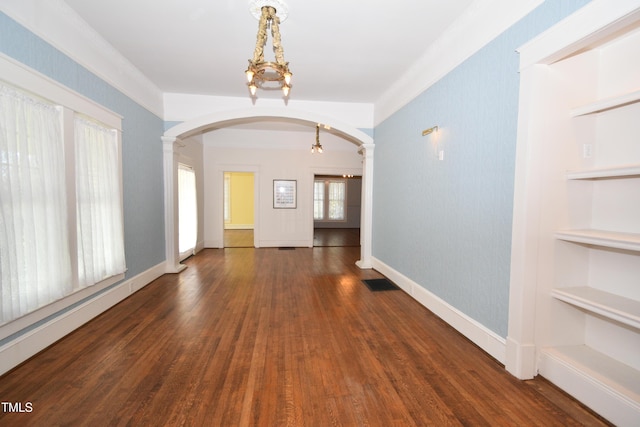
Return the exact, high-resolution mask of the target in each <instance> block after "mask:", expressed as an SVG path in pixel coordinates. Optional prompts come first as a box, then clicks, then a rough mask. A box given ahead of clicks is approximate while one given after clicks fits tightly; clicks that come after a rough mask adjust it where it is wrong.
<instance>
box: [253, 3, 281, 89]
mask: <svg viewBox="0 0 640 427" xmlns="http://www.w3.org/2000/svg"><path fill="white" fill-rule="evenodd" d="M249 5H250V10H251V12H252V13H253V15H254V16H255V17H256V18H258V19H259V21H260V22H259V24H258V35H257V38H256V48H255V50H254V51H253V59H250V60H249V67H248V68H247V70H246V71H245V75H246V76H247V85H248V86H249V90H250V92H251V96H255V95H256V92H257V90H258V88H262V89H270V88H273V86H269V83H275V84H276V86H275V87H276V88H278V86H279V88H280V89H281V90H282V94H283V95H284V96H285V98H286V97H288V96H289V91H290V90H291V71H289V63H288V62H285V60H284V51H283V49H282V41H281V38H280V22H281V21H284V20H285V19H286V17H287V11H288V9H287V6H286V4H285V3H284V2H283V1H282V0H252V1H251V2H250V4H249ZM269 29H270V30H271V38H272V43H273V52H274V53H275V57H276V58H275V59H276V60H275V62H271V61H265V59H264V47H265V45H266V44H267V31H268V30H269Z"/></svg>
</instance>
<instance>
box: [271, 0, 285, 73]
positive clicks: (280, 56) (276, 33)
mask: <svg viewBox="0 0 640 427" xmlns="http://www.w3.org/2000/svg"><path fill="white" fill-rule="evenodd" d="M268 9H269V17H270V18H271V37H272V38H273V52H274V53H275V55H276V63H278V64H279V65H285V62H284V51H283V49H282V41H281V39H280V18H278V15H276V10H275V9H274V8H273V7H269V8H268Z"/></svg>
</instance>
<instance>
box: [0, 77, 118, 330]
mask: <svg viewBox="0 0 640 427" xmlns="http://www.w3.org/2000/svg"><path fill="white" fill-rule="evenodd" d="M69 93H71V92H69ZM72 96H76V97H77V95H75V94H72ZM77 98H79V97H77ZM82 102H86V101H82ZM91 109H93V110H97V107H96V106H95V105H94V104H92V105H91V106H90V108H89V110H91ZM102 111H105V110H102ZM120 168H121V154H120V133H119V131H118V130H117V129H115V128H114V127H112V126H109V125H105V124H103V123H99V122H97V121H96V120H93V119H91V118H89V117H87V116H82V115H80V114H78V113H76V112H75V111H73V110H71V109H69V108H67V107H63V106H60V105H57V104H56V103H54V102H50V101H47V100H43V99H41V98H39V97H38V96H34V95H31V94H29V93H26V92H25V91H22V90H20V89H17V88H15V87H12V86H9V85H7V84H4V83H2V82H0V199H1V200H2V204H1V205H0V230H2V232H1V233H0V266H1V268H0V286H1V293H0V308H1V312H0V324H5V323H7V322H11V321H13V320H15V319H17V318H20V317H22V316H25V315H27V314H29V313H32V312H34V311H37V310H38V309H40V308H41V307H44V306H47V305H49V304H51V303H53V302H55V301H58V300H61V299H63V298H65V297H67V296H69V295H72V294H76V293H78V292H79V291H81V290H82V289H84V288H87V287H90V286H93V285H96V284H98V283H100V284H102V285H105V284H106V285H108V284H111V283H115V282H116V281H117V280H120V279H122V278H123V277H124V274H123V273H124V271H125V258H124V237H123V222H122V221H123V219H122V190H121V169H120ZM54 309H55V308H54ZM58 309H59V308H58ZM44 317H45V315H42V317H41V318H44ZM8 333H10V331H8V332H6V333H5V331H4V329H3V333H2V335H0V338H2V337H3V336H6V335H7V334H8Z"/></svg>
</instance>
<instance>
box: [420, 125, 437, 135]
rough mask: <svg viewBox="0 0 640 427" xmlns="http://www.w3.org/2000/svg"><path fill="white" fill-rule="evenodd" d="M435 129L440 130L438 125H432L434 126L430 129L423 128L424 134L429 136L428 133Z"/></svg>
mask: <svg viewBox="0 0 640 427" xmlns="http://www.w3.org/2000/svg"><path fill="white" fill-rule="evenodd" d="M434 131H435V132H437V131H438V126H434V127H432V128H429V129H425V130H423V131H422V136H427V135H429V134H430V133H432V132H434Z"/></svg>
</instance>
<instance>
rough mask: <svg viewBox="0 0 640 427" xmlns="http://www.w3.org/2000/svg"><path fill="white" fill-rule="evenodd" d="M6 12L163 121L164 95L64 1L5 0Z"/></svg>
mask: <svg viewBox="0 0 640 427" xmlns="http://www.w3.org/2000/svg"><path fill="white" fill-rule="evenodd" d="M2 11H3V12H4V13H6V14H7V15H9V16H10V17H11V18H13V19H14V20H16V21H17V22H19V23H20V24H21V25H23V26H24V27H26V28H27V29H29V30H30V31H31V32H33V33H34V34H36V35H37V36H38V37H40V38H42V39H43V40H45V41H46V42H48V43H49V44H51V45H52V46H54V47H55V48H56V49H58V50H60V51H61V52H63V53H64V54H66V55H67V56H69V57H70V58H71V59H73V60H74V61H75V62H77V63H78V64H80V65H82V66H83V67H85V68H87V69H88V70H89V71H91V72H92V73H93V74H95V75H97V76H98V77H100V78H101V79H103V80H104V81H106V82H107V83H109V84H110V85H111V86H113V87H115V88H116V89H118V90H119V91H121V92H122V93H124V94H126V95H127V96H128V97H129V98H131V99H133V100H134V101H135V102H137V103H138V104H140V105H141V106H143V107H144V108H146V109H147V110H149V111H150V112H152V113H153V114H155V115H157V116H158V117H163V115H164V112H163V102H162V92H161V91H160V89H159V88H158V87H157V86H156V85H155V84H153V83H152V82H151V81H150V80H149V79H148V78H147V77H146V76H145V75H144V74H142V72H141V71H140V70H138V69H137V68H136V67H134V66H133V64H131V62H129V60H127V59H126V58H125V57H124V56H123V55H122V54H120V52H118V51H117V50H116V49H115V48H114V47H113V46H112V45H111V44H109V43H108V42H107V41H106V40H104V38H103V37H102V36H100V35H99V34H98V33H97V32H96V31H95V30H94V29H93V28H92V27H90V26H89V25H88V24H87V23H86V22H85V21H84V20H83V19H82V18H80V16H78V14H77V13H76V12H75V11H74V10H73V9H72V8H71V7H69V5H67V4H66V3H65V2H64V1H61V0H47V1H38V0H2Z"/></svg>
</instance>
